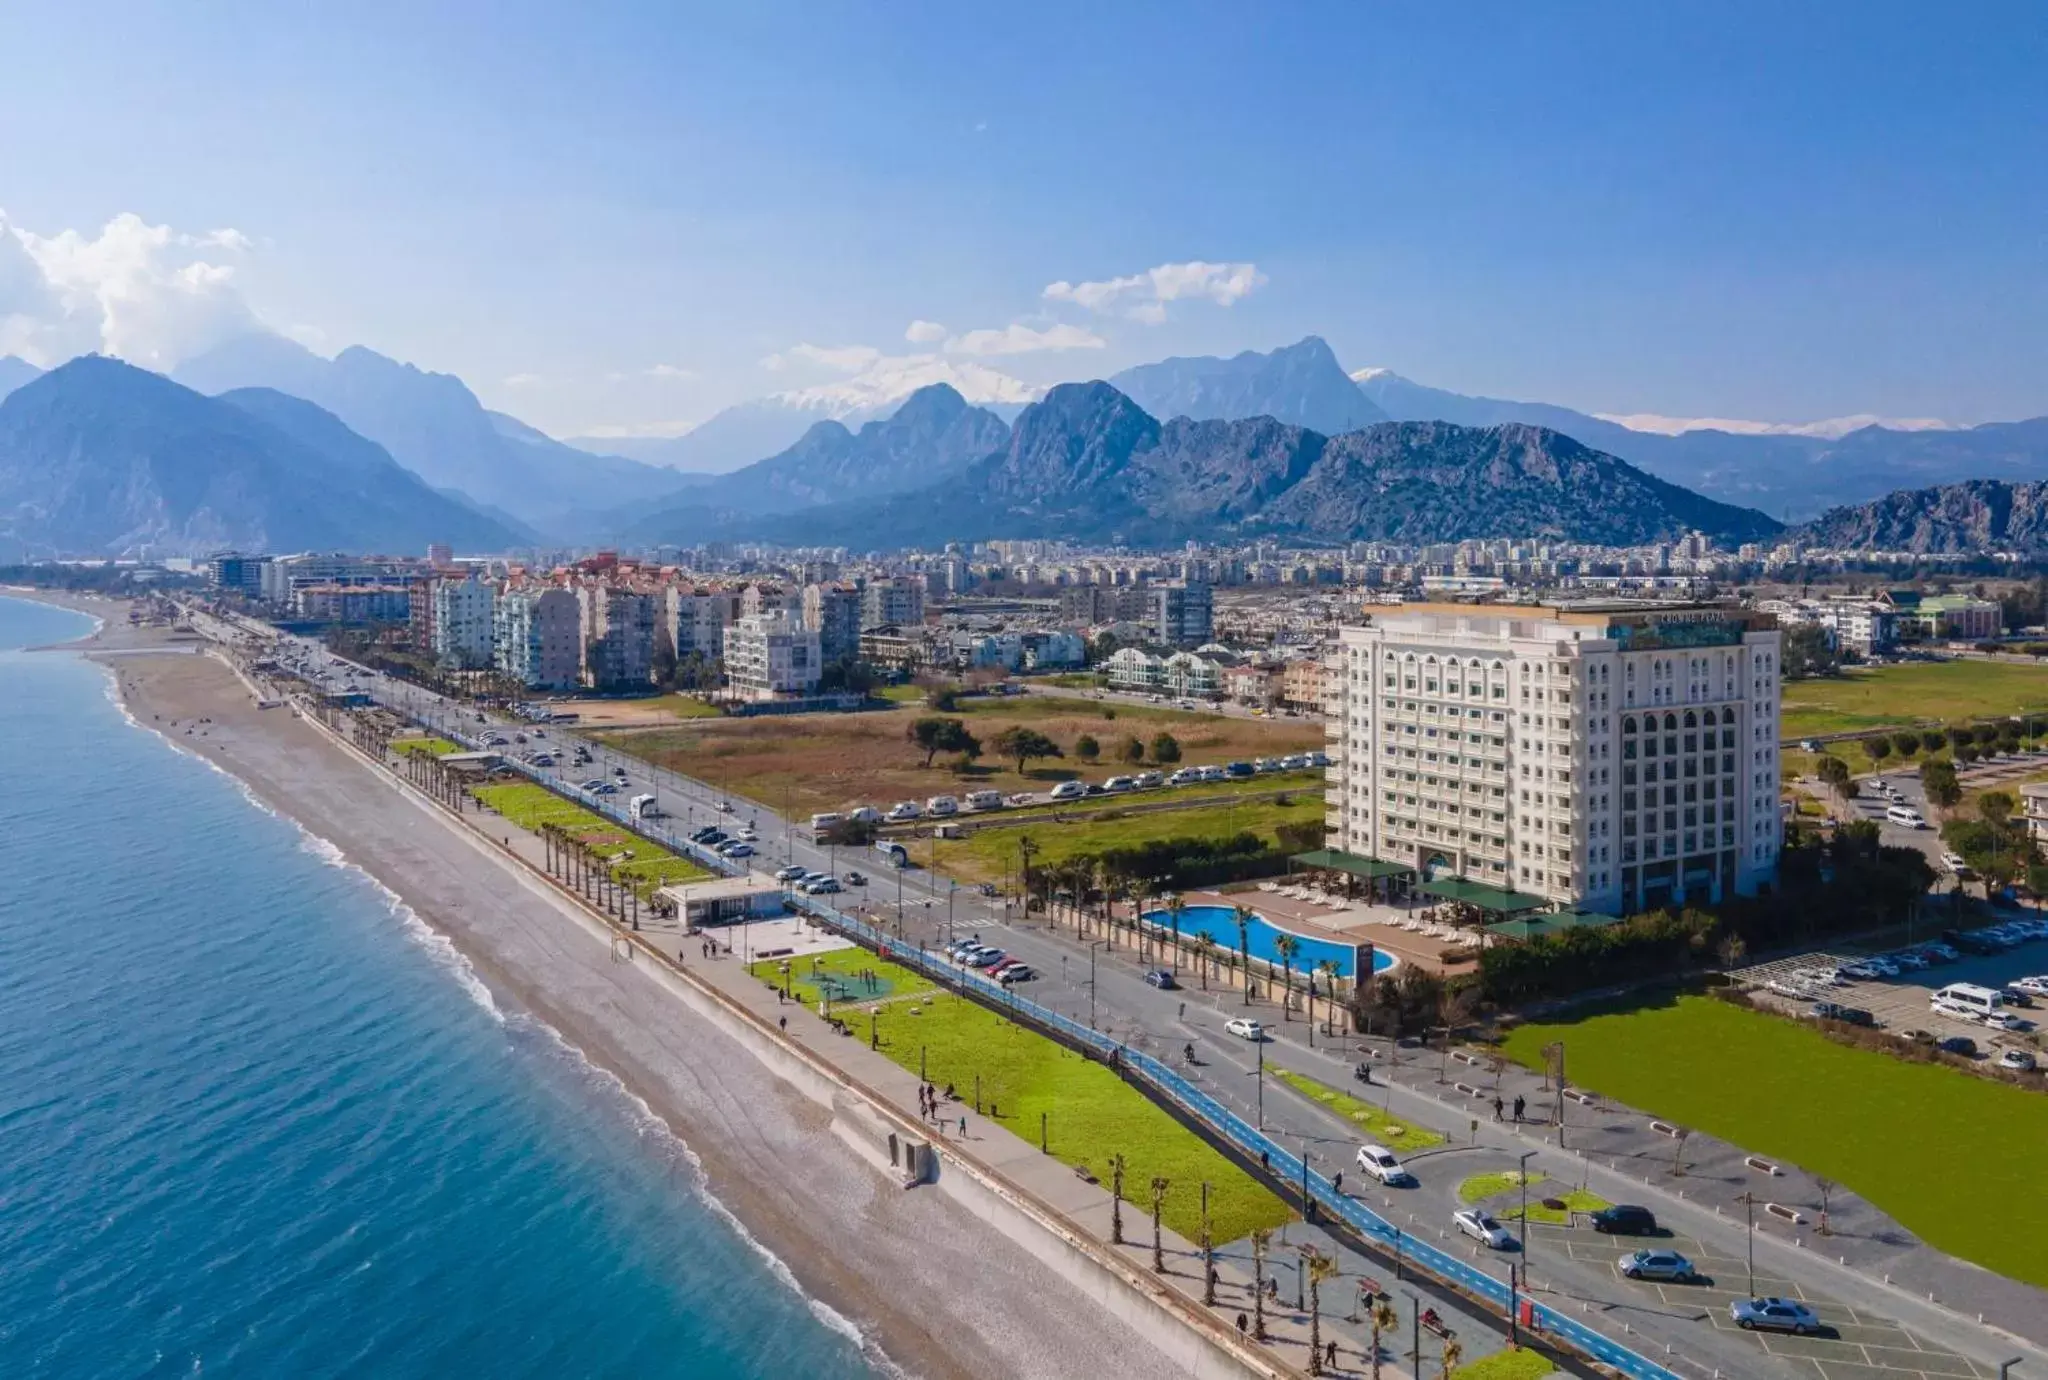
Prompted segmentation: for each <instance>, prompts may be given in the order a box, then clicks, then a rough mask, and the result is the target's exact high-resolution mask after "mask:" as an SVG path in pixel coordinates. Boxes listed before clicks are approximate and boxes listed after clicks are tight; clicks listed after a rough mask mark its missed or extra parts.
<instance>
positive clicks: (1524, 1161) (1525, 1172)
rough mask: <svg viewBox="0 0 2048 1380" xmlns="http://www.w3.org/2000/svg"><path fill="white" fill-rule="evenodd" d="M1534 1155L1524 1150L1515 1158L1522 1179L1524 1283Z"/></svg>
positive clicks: (1527, 1262) (1527, 1267)
mask: <svg viewBox="0 0 2048 1380" xmlns="http://www.w3.org/2000/svg"><path fill="white" fill-rule="evenodd" d="M1535 1154H1536V1152H1535V1151H1534V1150H1524V1151H1523V1152H1522V1153H1521V1154H1520V1155H1519V1156H1518V1157H1517V1159H1518V1160H1519V1162H1520V1165H1521V1179H1522V1278H1523V1279H1524V1280H1525V1281H1526V1280H1527V1279H1528V1277H1529V1161H1530V1160H1531V1159H1532V1158H1534V1157H1535Z"/></svg>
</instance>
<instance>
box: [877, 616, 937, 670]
mask: <svg viewBox="0 0 2048 1380" xmlns="http://www.w3.org/2000/svg"><path fill="white" fill-rule="evenodd" d="M935 650H936V649H935V648H934V646H933V642H932V637H931V633H930V632H929V631H928V630H927V629H925V628H922V627H918V628H894V627H890V628H868V629H865V630H863V631H862V633H861V635H860V659H861V660H862V661H865V662H866V663H867V664H868V665H870V666H878V667H880V668H881V669H883V670H885V671H915V670H917V669H918V668H919V667H921V666H929V665H931V664H932V660H933V657H934V655H935Z"/></svg>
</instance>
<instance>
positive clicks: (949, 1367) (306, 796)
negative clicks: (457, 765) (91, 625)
mask: <svg viewBox="0 0 2048 1380" xmlns="http://www.w3.org/2000/svg"><path fill="white" fill-rule="evenodd" d="M92 611H94V612H100V610H98V609H94V610H92ZM102 616H106V615H105V614H102ZM110 626H111V623H110ZM124 631H125V630H124ZM124 641H127V642H129V644H130V645H131V646H132V647H133V648H134V650H133V652H130V653H124V654H122V655H118V656H110V657H106V658H105V662H106V664H107V666H108V668H109V670H110V672H111V674H112V675H113V676H114V677H115V681H116V686H117V688H118V690H119V692H120V696H121V699H122V701H123V703H124V704H125V705H126V706H127V707H128V708H129V710H130V713H131V714H132V715H133V716H134V718H135V719H136V721H137V722H138V723H139V724H140V725H142V726H143V727H146V728H150V729H152V730H154V731H157V732H159V733H161V734H163V736H164V737H165V738H166V739H167V740H168V741H170V742H171V743H173V744H174V745H175V746H177V747H178V748H180V749H181V750H185V751H188V752H191V753H193V754H194V755H196V756H199V757H202V758H204V759H205V760H207V761H209V762H211V763H213V764H214V765H216V766H218V767H220V768H221V769H222V770H224V771H227V772H229V773H230V774H231V775H233V776H235V777H236V778H237V779H238V780H240V781H241V782H242V783H243V784H244V785H245V786H246V787H247V788H248V789H249V791H250V792H251V794H252V796H253V797H254V798H255V799H257V800H258V801H260V802H261V803H262V804H264V805H265V806H267V807H268V808H271V809H273V810H276V811H277V812H278V813H280V814H284V815H286V816H287V817H289V818H292V819H294V820H296V821H297V822H298V823H299V824H301V825H302V826H303V827H305V828H306V829H307V830H308V831H309V833H310V834H311V835H312V836H314V837H317V838H319V839H321V840H324V841H325V842H326V843H327V844H330V845H332V847H333V848H334V849H336V850H338V851H339V855H340V857H341V858H345V859H346V861H347V863H348V864H353V865H355V866H358V867H360V868H361V869H362V870H363V871H364V872H366V873H367V874H368V875H369V876H370V877H371V878H372V879H374V880H375V881H376V882H378V883H380V884H382V885H383V886H384V887H386V888H387V889H388V890H389V891H390V892H391V893H393V895H394V897H395V898H402V902H403V904H404V905H406V906H408V907H409V908H410V909H411V910H412V911H413V912H414V913H416V914H417V915H418V917H419V918H420V919H421V920H422V921H423V922H424V925H425V927H427V928H426V930H425V931H423V939H424V940H425V941H426V942H428V943H429V945H430V947H431V946H433V945H436V944H439V943H440V942H441V941H440V940H437V939H432V938H430V937H429V935H430V934H438V935H445V936H446V937H447V939H448V940H449V941H452V942H453V943H454V945H455V947H456V949H457V950H459V951H460V953H461V954H462V955H463V956H464V957H465V959H466V960H467V963H468V965H469V966H470V967H472V968H473V969H474V971H475V973H476V975H477V976H478V977H479V978H480V979H481V980H482V983H483V985H484V986H485V987H486V988H487V989H488V991H489V993H490V994H491V997H490V999H491V1000H492V1002H493V1003H494V1005H496V1006H497V1008H498V1009H499V1010H500V1011H501V1013H502V1014H504V1015H505V1017H506V1018H507V1019H508V1020H524V1019H533V1020H537V1021H539V1022H543V1023H544V1024H545V1025H546V1026H548V1027H552V1028H553V1029H554V1030H555V1031H558V1032H559V1033H560V1035H561V1036H562V1037H563V1038H564V1039H565V1040H567V1041H568V1042H569V1043H570V1044H571V1045H573V1046H574V1047H575V1048H576V1049H578V1050H580V1051H581V1052H582V1054H583V1055H584V1056H585V1057H587V1058H588V1059H589V1060H590V1061H591V1062H592V1063H593V1064H595V1065H596V1066H597V1067H599V1068H601V1069H603V1070H605V1071H607V1072H608V1073H609V1074H611V1075H612V1076H615V1077H617V1078H618V1079H619V1080H620V1081H621V1082H622V1083H623V1084H624V1085H625V1086H626V1087H627V1088H628V1089H629V1090H630V1091H631V1092H632V1093H634V1094H636V1095H637V1096H638V1097H639V1098H641V1099H642V1100H643V1101H644V1102H646V1103H647V1105H648V1106H649V1107H650V1108H651V1109H652V1111H653V1112H654V1113H655V1115H656V1117H658V1118H659V1122H660V1123H661V1124H663V1125H665V1126H666V1127H669V1128H673V1131H674V1133H676V1134H678V1135H680V1136H681V1137H682V1138H683V1139H684V1140H685V1141H686V1142H687V1144H688V1145H689V1147H690V1149H691V1151H692V1153H693V1155H694V1157H695V1158H696V1160H697V1161H698V1162H699V1163H700V1164H701V1166H702V1183H701V1186H700V1188H701V1191H702V1192H703V1193H704V1194H705V1195H706V1197H707V1198H708V1199H709V1200H710V1201H712V1202H714V1203H715V1204H717V1205H719V1206H721V1207H722V1208H723V1209H725V1210H726V1211H729V1213H730V1214H731V1217H732V1220H733V1221H734V1223H735V1229H736V1230H740V1231H742V1232H743V1233H744V1234H746V1235H747V1236H749V1237H751V1238H752V1239H753V1240H755V1241H756V1242H758V1243H759V1245H760V1246H761V1248H762V1249H763V1250H765V1251H768V1252H772V1253H773V1255H774V1256H775V1257H777V1258H778V1259H779V1260H780V1261H781V1262H783V1264H784V1265H785V1266H786V1267H787V1269H788V1271H789V1273H790V1275H791V1276H792V1277H793V1279H794V1281H795V1282H796V1283H797V1284H799V1285H801V1287H802V1288H803V1289H804V1290H805V1292H807V1293H808V1294H810V1295H811V1296H812V1297H813V1298H815V1299H817V1300H818V1301H819V1303H820V1305H822V1306H828V1307H829V1308H830V1309H832V1310H833V1311H834V1312H835V1313H836V1314H838V1315H841V1316H843V1317H845V1318H849V1319H852V1320H854V1322H855V1323H856V1324H858V1325H859V1327H860V1328H861V1330H862V1333H863V1335H864V1336H865V1337H866V1338H867V1340H868V1342H869V1344H870V1345H871V1346H872V1347H873V1349H874V1352H875V1355H876V1360H877V1364H878V1365H881V1366H883V1367H884V1368H885V1369H887V1368H890V1367H891V1366H894V1367H900V1368H901V1369H902V1370H904V1371H906V1372H909V1373H912V1374H916V1375H920V1376H959V1377H968V1376H976V1377H986V1376H992V1375H1016V1376H1029V1377H1044V1378H1045V1380H1054V1378H1055V1377H1067V1376H1074V1375H1081V1374H1092V1373H1100V1372H1103V1371H1109V1372H1113V1373H1116V1374H1118V1375H1120V1376H1131V1377H1142V1378H1143V1380H1152V1377H1159V1380H1164V1378H1165V1377H1168V1376H1176V1375H1181V1374H1185V1371H1184V1370H1183V1369H1181V1368H1180V1367H1178V1366H1175V1365H1174V1364H1172V1363H1171V1362H1170V1361H1169V1360H1168V1359H1167V1358H1166V1356H1165V1355H1164V1354H1163V1353H1162V1352H1161V1351H1159V1350H1158V1348H1156V1347H1155V1346H1154V1345H1152V1343H1151V1342H1150V1341H1148V1340H1147V1339H1146V1338H1144V1337H1142V1336H1140V1335H1139V1334H1138V1333H1137V1332H1136V1331H1134V1330H1133V1329H1132V1328H1131V1327H1130V1326H1128V1325H1127V1324H1125V1323H1123V1322H1121V1321H1119V1320H1118V1319H1116V1318H1115V1317H1113V1316H1111V1315H1110V1314H1109V1313H1108V1312H1107V1311H1106V1310H1103V1309H1100V1308H1098V1307H1096V1306H1095V1305H1094V1304H1093V1303H1092V1302H1091V1301H1090V1300H1089V1299H1088V1298H1087V1297H1086V1296H1085V1295H1084V1294H1082V1293H1081V1292H1080V1291H1078V1290H1077V1289H1075V1288H1074V1287H1073V1286H1072V1284H1071V1283H1070V1282H1069V1281H1068V1280H1067V1279H1066V1278H1064V1277H1063V1276H1062V1275H1061V1274H1059V1273H1058V1272H1057V1271H1055V1270H1052V1269H1049V1268H1048V1267H1047V1266H1046V1265H1045V1264H1044V1263H1043V1262H1041V1261H1040V1260H1038V1259H1036V1258H1034V1257H1033V1256H1031V1255H1030V1254H1029V1253H1028V1252H1026V1251H1025V1250H1023V1249H1021V1248H1020V1247H1019V1246H1018V1245H1017V1244H1016V1243H1015V1242H1014V1241H1013V1240H1011V1239H1010V1238H1009V1237H1008V1236H1006V1235H1005V1234H1004V1233H1003V1232H1001V1231H999V1230H996V1229H995V1228H994V1227H993V1226H992V1225H990V1223H989V1222H987V1221H986V1220H985V1219H984V1218H982V1217H980V1216H978V1215H977V1214H976V1213H974V1212H973V1211H971V1210H969V1209H968V1208H967V1207H966V1206H965V1205H964V1204H963V1203H962V1202H961V1201H960V1200H959V1199H957V1198H954V1197H950V1196H948V1195H945V1194H938V1193H904V1192H902V1191H901V1190H899V1189H896V1188H894V1187H893V1186H891V1185H889V1184H888V1183H887V1182H886V1181H885V1180H884V1179H883V1177H882V1176H880V1175H879V1174H877V1173H876V1172H875V1170H874V1169H873V1168H872V1167H871V1166H870V1165H869V1164H867V1163H864V1162H862V1160H861V1159H860V1158H858V1157H857V1156H855V1155H854V1154H851V1153H849V1151H848V1149H847V1146H846V1144H845V1143H844V1141H843V1140H842V1139H841V1138H840V1137H839V1136H837V1135H835V1134H834V1132H833V1129H832V1127H831V1124H830V1119H829V1117H828V1116H826V1115H825V1114H823V1113H821V1111H820V1110H819V1108H818V1107H817V1105H816V1104H815V1103H814V1102H812V1101H810V1100H809V1099H807V1098H805V1097H803V1096H802V1095H800V1094H799V1093H797V1092H796V1091H794V1090H793V1089H791V1088H790V1087H789V1085H788V1084H787V1083H785V1082H784V1081H782V1080H781V1079H779V1078H777V1077H776V1076H775V1075H774V1074H773V1073H772V1072H771V1071H770V1070H769V1069H768V1068H767V1067H766V1066H765V1065H763V1064H762V1063H761V1062H760V1061H759V1060H757V1059H756V1058H755V1057H754V1056H753V1055H752V1054H751V1053H750V1052H749V1051H748V1050H747V1049H746V1048H745V1047H744V1045H742V1044H741V1043H740V1042H738V1041H736V1040H735V1039H733V1037H732V1036H731V1035H730V1034H729V1033H728V1032H727V1030H726V1029H724V1028H723V1027H722V1026H721V1025H720V1023H718V1022H716V1021H712V1020H707V1019H705V1018H703V1017H702V1016H700V1015H698V1014H696V1013H695V1012H693V1011H691V1010H690V1009H689V1008H688V1007H687V1006H686V1005H684V1004H683V1003H681V1002H678V1001H676V1000H675V999H674V996H673V994H672V993H670V992H669V991H668V990H666V989H665V988H664V987H663V986H661V985H660V984H659V983H657V982H655V981H653V980H651V974H650V972H649V971H648V969H649V967H650V966H651V965H648V964H644V963H620V962H616V961H614V960H613V958H612V956H611V950H610V948H609V946H608V945H607V944H605V943H603V942H599V941H594V940H593V937H592V932H591V929H590V928H589V926H590V923H591V916H590V915H589V913H588V912H587V911H579V910H578V909H577V908H576V907H574V906H573V905H572V904H571V903H570V902H569V900H568V899H567V898H566V897H564V896H563V895H561V894H560V893H559V892H558V891H556V890H554V889H552V888H549V887H546V886H543V885H542V884H541V883H539V882H538V881H537V880H536V879H535V878H533V877H532V876H531V875H530V874H528V873H526V872H525V870H524V869H523V868H518V867H516V866H514V865H512V863H511V860H509V859H506V858H504V857H502V856H493V855H492V854H493V850H490V849H487V848H485V847H482V846H480V840H478V839H477V838H476V837H474V836H473V835H469V834H467V833H465V832H461V831H458V830H457V829H455V828H451V827H445V826H446V825H449V824H452V823H453V821H452V820H451V819H450V818H449V817H448V816H447V815H446V814H445V813H444V812H442V811H440V810H438V809H437V808H436V807H433V806H430V805H428V804H426V803H425V802H424V801H422V800H420V799H419V798H417V797H415V796H413V795H412V794H411V793H410V792H408V791H405V790H402V789H399V788H397V783H395V781H394V780H393V779H392V778H390V777H389V776H388V775H386V776H384V777H382V778H381V779H380V776H379V775H378V774H375V773H373V772H371V771H368V770H365V765H364V763H363V761H362V759H361V758H359V757H356V756H355V755H353V754H352V753H349V752H347V751H346V750H344V749H343V748H341V747H339V746H338V745H337V744H336V743H334V742H333V741H332V740H331V739H329V738H328V737H327V736H326V735H324V734H323V733H321V732H320V731H319V730H318V729H317V728H315V726H313V725H312V724H311V723H309V722H308V721H306V720H304V719H301V718H297V717H295V716H293V714H292V713H291V711H289V710H281V709H273V710H258V709H257V708H255V705H254V700H253V697H252V696H251V694H250V692H249V690H248V689H247V687H246V686H244V685H243V684H242V683H241V682H240V681H239V680H238V679H237V677H236V675H235V673H234V671H233V670H231V669H230V668H229V667H228V666H226V665H224V664H222V663H221V662H220V661H219V660H217V659H215V658H213V657H209V656H194V655H191V654H190V653H189V652H188V651H185V650H183V649H182V648H170V647H167V648H166V649H165V651H166V654H164V655H151V654H147V652H146V651H145V647H144V645H137V644H138V643H140V644H145V645H146V642H147V639H136V638H128V637H125V636H124ZM87 650H91V648H87ZM497 851H499V852H501V851H502V850H501V849H500V850H497ZM398 903H399V901H398V900H394V904H398ZM278 942H289V929H288V927H284V926H281V927H280V929H279V940H278ZM664 1134H665V1132H664ZM679 1190H681V1191H690V1190H689V1187H688V1186H686V1185H679ZM998 1304H999V1306H998ZM733 1306H735V1307H743V1306H745V1305H744V1300H738V1299H736V1300H733Z"/></svg>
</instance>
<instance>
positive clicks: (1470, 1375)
mask: <svg viewBox="0 0 2048 1380" xmlns="http://www.w3.org/2000/svg"><path fill="white" fill-rule="evenodd" d="M1556 1374H1558V1369H1557V1367H1556V1366H1554V1365H1552V1364H1551V1363H1550V1362H1549V1361H1548V1360H1547V1359H1545V1358H1544V1357H1543V1356H1541V1355H1540V1354H1538V1353H1537V1352H1534V1351H1527V1350H1520V1351H1496V1352H1494V1353H1493V1355H1491V1356H1485V1357H1481V1358H1480V1359H1479V1360H1477V1361H1474V1362H1473V1363H1472V1364H1471V1365H1469V1366H1459V1367H1458V1380H1544V1377H1545V1376H1548V1375H1556Z"/></svg>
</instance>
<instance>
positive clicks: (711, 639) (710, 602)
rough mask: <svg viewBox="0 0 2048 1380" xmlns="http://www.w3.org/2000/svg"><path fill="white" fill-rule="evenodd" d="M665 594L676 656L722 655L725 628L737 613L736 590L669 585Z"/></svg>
mask: <svg viewBox="0 0 2048 1380" xmlns="http://www.w3.org/2000/svg"><path fill="white" fill-rule="evenodd" d="M665 598H666V600H667V608H666V610H665V615H666V617H667V619H668V628H669V639H670V645H672V646H673V647H674V648H675V651H676V660H678V661H687V660H689V658H690V657H691V656H692V655H695V656H700V657H702V658H703V659H704V660H706V661H716V660H718V658H719V657H721V656H723V655H725V630H726V628H727V627H729V626H731V624H732V623H733V622H734V621H735V620H736V619H738V618H739V616H740V596H739V592H738V591H736V590H729V589H694V588H690V587H688V586H685V585H670V586H669V587H668V589H667V590H666V591H665Z"/></svg>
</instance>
